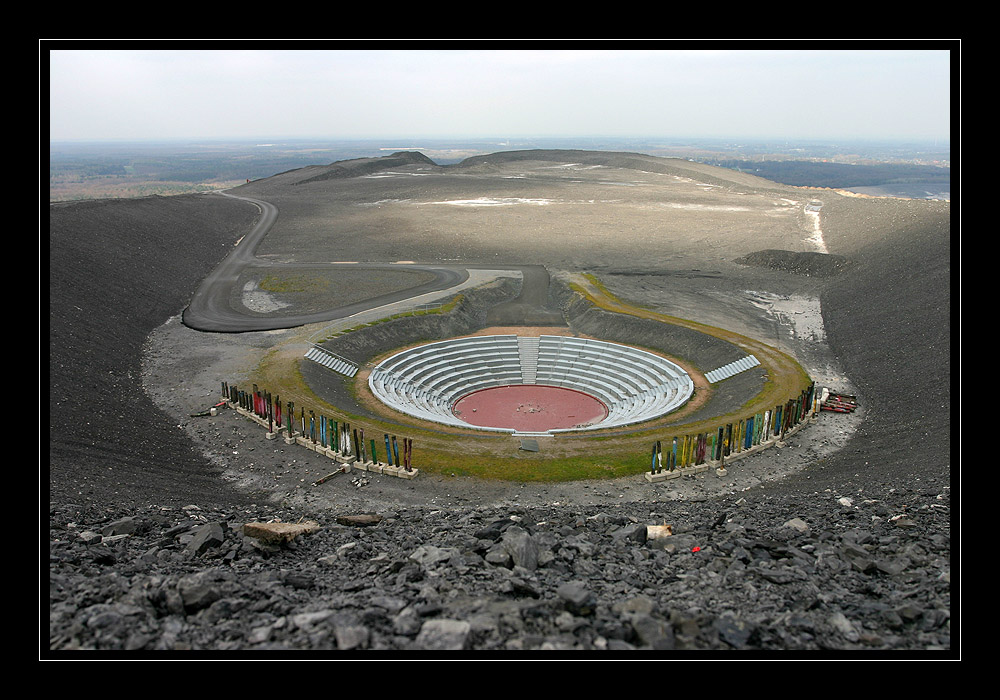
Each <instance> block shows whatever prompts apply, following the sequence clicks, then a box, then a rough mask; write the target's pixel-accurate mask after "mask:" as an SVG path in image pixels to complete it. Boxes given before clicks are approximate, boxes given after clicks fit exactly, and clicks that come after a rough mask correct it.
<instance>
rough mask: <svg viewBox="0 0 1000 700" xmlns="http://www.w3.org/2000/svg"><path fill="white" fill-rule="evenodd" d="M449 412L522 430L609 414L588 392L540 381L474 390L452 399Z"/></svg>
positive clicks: (594, 419)
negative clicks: (453, 401) (545, 383)
mask: <svg viewBox="0 0 1000 700" xmlns="http://www.w3.org/2000/svg"><path fill="white" fill-rule="evenodd" d="M452 412H453V413H454V414H455V415H456V416H458V417H459V418H461V419H462V420H464V421H465V422H466V423H469V424H471V425H478V426H481V427H489V428H513V429H514V430H517V431H518V432H525V433H528V432H545V431H546V430H554V429H558V428H573V427H576V426H582V425H593V424H594V423H598V422H600V421H602V420H604V419H605V418H606V417H607V415H608V409H607V407H606V406H605V405H604V404H603V403H601V402H600V401H598V400H597V399H595V398H594V397H593V396H590V395H589V394H585V393H583V392H582V391H576V390H574V389H566V388H564V387H560V386H545V385H543V384H516V385H512V386H497V387H491V388H489V389H482V390H480V391H474V392H472V393H471V394H467V395H466V396H463V397H462V398H461V399H459V400H458V401H457V402H455V405H454V406H453V407H452Z"/></svg>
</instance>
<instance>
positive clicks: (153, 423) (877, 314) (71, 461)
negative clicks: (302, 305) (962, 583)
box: [40, 173, 959, 658]
mask: <svg viewBox="0 0 1000 700" xmlns="http://www.w3.org/2000/svg"><path fill="white" fill-rule="evenodd" d="M317 174H321V173H313V174H312V177H314V178H315V177H316V176H317ZM338 177H339V176H338ZM322 183H323V179H322V178H320V179H318V180H314V182H313V184H311V185H310V187H313V186H319V185H320V184H322ZM824 202H825V205H824V212H823V213H824V234H825V236H826V243H827V246H828V248H829V251H830V252H831V253H835V254H838V255H843V256H846V257H848V258H850V259H851V261H852V262H854V263H855V265H854V266H853V267H852V269H851V270H850V273H849V277H847V278H845V277H844V276H843V275H841V276H836V277H834V278H832V280H830V279H823V280H817V279H813V278H809V279H808V280H805V279H803V278H801V277H796V276H794V275H789V276H785V277H780V283H779V284H781V285H788V287H790V288H791V287H796V286H797V285H807V286H810V287H811V288H812V289H813V290H814V291H818V292H819V293H820V294H821V297H822V302H823V317H824V320H825V322H826V326H827V333H828V341H829V344H830V347H831V348H832V349H833V351H834V352H835V354H836V356H837V360H838V362H839V363H840V364H841V366H842V367H843V368H844V370H845V371H846V373H847V375H848V376H849V378H850V380H851V382H852V383H854V384H855V385H856V386H857V387H858V393H859V395H860V396H861V397H862V398H863V401H864V405H865V413H864V420H863V421H861V422H860V423H859V425H858V427H857V433H856V434H855V435H854V437H853V439H851V440H850V441H849V442H847V443H846V445H837V446H836V449H828V450H824V449H823V448H822V445H819V446H817V444H816V442H817V435H820V436H825V437H822V438H821V439H820V442H822V441H823V440H827V439H829V440H831V441H833V440H835V438H834V433H836V431H837V428H836V425H837V424H836V423H833V424H832V425H833V426H834V427H830V426H831V423H830V422H826V424H825V425H827V426H828V427H827V428H826V432H825V433H823V432H819V433H817V434H814V435H813V436H812V437H811V438H809V440H806V439H805V438H803V439H802V440H801V441H798V440H795V441H791V442H792V443H793V444H790V445H789V449H788V454H790V455H792V454H793V453H794V455H795V456H794V460H795V461H796V462H798V463H801V464H802V465H803V466H804V468H801V469H799V470H798V471H797V472H796V473H794V474H792V475H790V476H788V477H787V478H784V479H782V480H779V481H773V482H767V483H763V482H758V481H755V480H746V481H740V479H742V478H743V476H740V475H737V474H734V476H733V480H732V481H731V482H730V483H727V484H726V485H725V486H723V487H722V488H720V487H719V485H718V484H717V483H715V482H712V483H711V484H710V483H709V482H707V481H705V482H702V483H698V482H697V481H696V480H693V479H692V480H691V483H688V484H684V485H683V486H681V485H679V486H678V489H677V490H676V491H675V492H672V493H670V494H669V495H668V494H666V493H664V491H663V490H651V489H648V488H645V487H644V486H642V485H641V484H631V485H629V484H621V483H604V482H595V483H593V484H582V485H574V486H573V487H571V488H569V487H566V488H564V487H557V486H552V487H546V488H544V489H541V490H530V489H527V488H525V487H524V486H523V485H497V484H488V485H483V484H460V483H458V482H454V481H449V480H448V479H446V478H443V477H442V478H438V479H426V480H418V481H421V483H420V484H419V485H416V486H415V487H409V488H408V487H405V485H401V484H399V483H398V482H399V481H400V480H395V481H396V482H397V483H392V484H390V483H384V482H383V481H380V480H377V479H374V478H369V479H362V478H360V477H358V476H356V475H354V474H352V475H342V476H339V477H336V478H335V479H333V480H332V481H331V482H330V484H331V485H332V486H333V488H332V489H331V494H332V495H331V496H329V498H327V499H325V500H319V499H310V498H292V497H289V498H286V499H285V500H284V501H283V502H278V501H275V500H272V498H271V496H273V493H274V490H275V486H274V482H275V481H276V480H279V479H280V478H286V479H291V478H296V477H298V478H305V476H301V477H300V476H299V474H302V473H303V471H302V470H303V469H304V468H309V465H308V464H307V463H308V459H307V458H304V457H303V456H302V455H299V454H298V453H292V452H291V451H289V452H288V453H285V452H284V451H281V452H280V453H278V450H280V448H278V449H276V448H275V446H274V444H273V443H268V442H267V441H265V440H263V438H262V436H261V432H260V431H259V430H258V429H256V428H255V427H253V426H250V425H249V424H247V423H246V422H245V421H243V422H241V421H240V420H239V419H237V418H235V417H234V416H231V415H227V416H224V417H222V419H221V420H217V421H212V422H210V423H191V424H190V425H184V426H181V425H179V420H178V416H183V415H184V414H183V412H181V410H180V409H181V407H187V406H189V405H196V404H197V403H198V402H201V403H205V402H206V401H209V400H210V399H211V398H212V397H213V396H214V386H215V382H216V381H217V377H209V376H208V374H205V375H204V376H202V375H199V374H198V372H199V371H204V368H205V367H206V366H213V369H216V370H217V369H219V368H224V367H225V366H226V363H227V362H228V363H231V366H232V367H233V368H236V367H238V366H239V362H240V358H241V357H243V356H244V353H243V350H245V349H246V348H247V346H261V345H264V344H266V343H267V342H274V341H273V340H272V341H268V339H267V338H268V336H266V335H265V334H253V336H254V337H234V338H228V339H227V340H226V342H225V343H214V342H213V339H212V338H211V337H202V338H200V339H198V340H192V339H191V336H190V335H187V334H186V333H185V332H184V329H182V328H177V327H175V326H172V324H171V323H170V322H169V321H170V319H172V318H174V317H176V316H177V315H179V313H180V311H181V310H182V309H183V308H184V306H185V305H186V303H187V300H188V299H189V297H190V294H191V293H192V290H194V289H195V288H196V287H197V284H198V282H199V281H200V279H201V278H203V277H204V275H205V274H207V272H208V271H209V270H210V269H211V268H212V266H213V265H214V263H215V262H216V261H218V260H221V259H222V257H224V255H225V254H226V252H227V251H228V250H229V249H230V246H232V244H233V243H235V241H236V240H238V238H239V237H240V236H241V235H242V234H243V233H244V232H245V231H246V230H248V229H249V228H250V226H251V225H252V222H253V219H254V216H255V214H256V209H255V208H253V207H251V206H249V205H245V204H242V203H240V202H237V201H234V200H230V199H225V198H221V197H206V196H191V197H186V196H185V197H174V198H169V199H163V198H150V199H144V200H125V201H107V202H98V203H80V204H66V205H55V206H52V207H51V208H50V214H51V221H50V260H49V262H50V285H49V292H50V307H49V311H50V327H49V331H50V346H49V352H50V357H49V380H50V387H49V389H50V406H49V413H50V441H49V459H48V467H49V468H48V474H47V475H46V476H47V477H48V478H47V481H48V483H47V484H43V485H42V492H43V494H44V493H45V490H46V487H47V491H48V504H47V506H46V507H47V508H48V516H49V529H48V533H47V535H48V537H47V539H45V540H43V552H45V553H47V555H48V570H49V580H48V607H49V615H48V622H49V625H48V639H42V640H40V655H41V656H43V657H59V658H63V654H64V653H66V652H69V651H71V650H77V649H88V650H98V651H100V652H104V653H108V654H111V653H114V652H117V651H120V650H130V651H133V652H140V653H143V654H148V655H151V656H155V655H157V652H160V651H175V652H176V651H182V652H183V651H186V650H196V651H203V650H205V651H215V652H236V653H244V652H247V653H249V652H251V651H255V652H266V653H273V654H275V655H276V656H278V657H279V658H283V657H282V656H280V654H281V653H282V652H294V651H301V650H320V651H326V652H329V653H330V654H339V653H344V652H348V651H352V652H358V653H368V654H371V653H372V652H377V651H378V650H387V651H389V652H391V654H392V656H393V658H399V655H400V653H401V652H404V653H405V656H413V657H417V658H419V657H420V656H421V655H422V654H424V653H427V652H433V651H445V650H450V651H456V650H464V651H466V652H467V653H473V652H474V651H478V650H507V651H511V652H520V651H522V650H524V651H525V652H526V653H530V652H532V651H535V650H538V651H540V650H545V651H547V652H549V656H548V657H547V658H555V657H556V656H562V655H565V656H570V657H575V655H576V654H580V653H582V652H584V651H588V650H602V651H609V652H615V651H620V652H628V651H635V650H646V651H653V652H656V653H667V652H669V651H675V650H688V651H694V652H697V653H699V654H706V655H708V654H713V653H721V652H724V651H728V650H733V649H741V650H766V651H768V652H772V655H773V654H781V653H783V652H787V651H805V652H811V653H812V654H815V655H821V656H828V655H838V656H839V655H842V654H846V653H850V654H859V655H863V656H865V657H869V656H871V655H872V654H886V653H890V652H897V653H899V652H902V653H905V654H908V655H909V654H916V653H918V652H919V653H920V656H921V657H923V656H927V653H928V652H930V653H931V654H932V655H933V656H934V657H941V658H953V657H954V656H955V655H956V654H957V651H958V649H959V644H958V642H957V641H954V640H952V635H951V621H950V620H951V609H952V602H951V539H950V524H951V518H952V512H951V507H950V506H951V493H950V490H951V469H950V458H951V455H950V441H949V434H950V346H949V342H948V341H949V336H950V299H949V291H950V254H949V251H950V228H949V224H948V216H949V210H948V208H947V205H942V204H941V203H931V204H928V203H922V202H902V201H898V200H867V199H859V198H850V199H849V198H840V197H836V198H834V197H825V198H824ZM766 247H768V248H770V247H773V246H766ZM579 255H581V253H575V254H574V256H579ZM532 262H537V261H535V260H533V261H532ZM628 262H629V261H628V260H624V261H623V263H628ZM623 266H626V265H624V264H623ZM727 269H728V268H727ZM734 274H735V273H734ZM739 274H740V275H747V276H751V275H752V276H757V279H758V281H759V282H760V285H761V286H764V285H767V286H768V288H775V286H776V283H775V282H774V280H775V279H776V278H775V277H774V275H775V274H776V273H775V272H774V271H773V270H768V271H764V270H761V271H759V272H757V271H755V270H754V269H753V268H744V269H742V271H741V272H740V273H739ZM630 279H631V280H632V281H621V285H622V286H621V288H619V289H616V290H615V291H618V292H622V293H623V294H624V295H625V296H627V293H628V292H629V291H633V290H635V289H639V288H640V287H641V284H648V283H651V280H652V282H655V279H656V278H655V277H648V278H643V279H640V278H638V277H635V278H630ZM739 281H740V282H743V281H745V280H744V279H740V280H739ZM633 284H634V285H636V286H629V285H633ZM165 323H166V325H164V324H165ZM154 331H156V333H154ZM272 337H273V336H272ZM151 338H152V339H162V338H174V339H177V342H179V343H181V344H186V346H187V347H186V349H184V351H183V352H182V348H180V347H169V346H165V347H148V346H146V344H147V342H148V341H150V339H151ZM186 341H190V342H186ZM241 344H242V345H243V346H244V348H243V349H241V348H240V345H241ZM220 346H225V347H227V348H229V349H225V348H222V349H220ZM254 349H255V350H256V349H257V348H254ZM158 353H166V354H170V355H184V357H183V358H178V359H176V361H175V363H176V367H175V370H176V371H177V372H179V373H181V374H184V375H185V376H190V377H193V379H192V381H191V382H190V385H184V384H180V385H177V386H174V387H169V388H168V387H163V388H162V391H163V392H164V393H165V394H167V393H169V394H170V397H165V396H164V395H160V396H156V397H154V398H150V395H148V394H146V393H145V392H143V391H142V376H143V373H144V371H145V370H144V368H143V366H142V365H143V358H144V356H145V357H150V356H155V355H157V354H158ZM220 356H224V357H221V358H220ZM199 368H202V369H201V370H199ZM206 386H209V387H212V388H211V389H208V390H206V388H205V387H206ZM181 422H183V421H181ZM192 438H194V439H192ZM795 450H798V451H797V452H794V451H795ZM754 459H755V460H759V461H761V464H760V465H759V468H760V469H761V470H766V468H767V467H766V466H765V465H764V464H763V460H762V459H760V458H754ZM248 461H249V462H251V465H250V466H248V465H247V462H248ZM748 462H749V460H748ZM237 464H238V468H237ZM751 466H752V465H750V466H748V467H747V468H746V469H742V470H736V469H735V468H734V472H738V471H739V472H743V473H745V472H749V471H751ZM753 468H757V467H753ZM316 469H318V467H313V471H312V472H310V476H315V475H316V474H318V472H317V471H316ZM296 470H297V471H296ZM237 472H239V473H242V474H244V475H245V479H246V481H245V482H238V481H236V479H235V478H234V477H233V476H232V475H233V474H234V473H237ZM255 479H256V481H254V480H255ZM268 482H270V483H268ZM529 491H530V493H529ZM294 492H295V489H294V487H292V488H289V490H288V493H289V494H293V493H294ZM43 504H44V495H43ZM365 512H374V513H377V514H378V518H379V519H378V522H377V523H375V524H371V523H363V524H359V523H357V522H351V521H349V520H338V519H343V518H344V516H349V515H357V514H359V513H365ZM273 519H280V520H282V521H284V522H297V521H300V520H307V521H308V520H311V521H316V522H317V523H319V525H320V526H321V527H320V529H319V530H318V531H317V532H313V533H311V534H306V535H301V536H299V537H297V538H295V539H293V540H291V541H290V542H288V543H286V544H283V545H280V546H269V545H266V544H262V543H261V542H260V541H259V540H256V539H254V538H251V537H247V536H245V535H244V534H243V532H242V527H241V526H242V525H243V524H244V523H247V522H253V521H265V520H273ZM663 523H669V524H671V525H672V526H673V532H674V535H673V536H672V537H669V538H655V537H653V536H652V535H654V534H656V533H655V531H654V530H651V529H649V528H648V526H650V525H659V524H663ZM43 534H44V533H43ZM552 652H555V654H553V653H552ZM258 656H259V654H258ZM504 658H506V657H504Z"/></svg>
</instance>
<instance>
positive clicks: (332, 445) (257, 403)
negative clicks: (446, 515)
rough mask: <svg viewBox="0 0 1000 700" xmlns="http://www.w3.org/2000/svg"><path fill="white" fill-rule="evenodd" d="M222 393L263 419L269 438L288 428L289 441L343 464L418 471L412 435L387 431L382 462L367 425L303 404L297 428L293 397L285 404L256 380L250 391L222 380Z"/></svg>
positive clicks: (410, 474)
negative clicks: (308, 408)
mask: <svg viewBox="0 0 1000 700" xmlns="http://www.w3.org/2000/svg"><path fill="white" fill-rule="evenodd" d="M222 394H223V396H224V397H225V398H226V399H227V400H228V402H229V404H230V405H231V406H234V407H236V408H238V409H240V410H241V411H243V412H244V413H246V414H249V415H252V416H253V417H255V418H256V420H257V421H258V422H259V423H261V424H263V425H265V426H266V427H267V436H268V438H269V439H273V438H274V437H276V436H277V434H278V433H279V432H280V431H284V432H285V442H287V443H295V442H297V443H299V444H303V445H305V446H306V447H310V448H311V449H313V450H315V451H317V452H324V453H326V454H327V455H328V456H329V457H331V458H334V459H337V460H338V461H340V462H341V463H343V464H346V465H353V466H354V467H357V468H358V469H362V470H366V471H373V470H375V471H379V472H380V473H384V474H395V475H397V476H404V477H406V478H412V477H413V476H415V475H416V472H417V470H416V469H414V467H413V440H412V438H401V439H397V438H396V436H395V435H392V436H390V435H389V434H388V433H385V434H384V435H383V440H384V442H385V456H386V461H385V462H379V459H378V450H377V448H376V441H375V439H374V438H371V439H369V440H368V441H367V442H366V441H365V431H364V428H358V427H355V426H352V425H351V424H349V423H347V422H341V421H338V420H334V419H333V418H331V417H329V416H324V415H322V414H321V415H317V414H316V412H315V411H312V410H310V411H309V414H308V415H306V410H305V408H304V407H299V415H298V430H296V425H295V424H296V417H295V402H293V401H287V402H285V403H284V404H282V401H281V397H280V396H274V397H272V396H271V393H270V392H266V391H262V390H261V389H259V388H258V387H257V385H256V384H254V385H253V390H252V391H246V390H245V389H240V388H239V387H237V386H235V385H230V384H228V383H227V382H222ZM283 408H284V410H283ZM369 450H370V451H369ZM386 468H388V469H386Z"/></svg>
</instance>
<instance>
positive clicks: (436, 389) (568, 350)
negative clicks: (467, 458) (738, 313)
mask: <svg viewBox="0 0 1000 700" xmlns="http://www.w3.org/2000/svg"><path fill="white" fill-rule="evenodd" d="M533 369H534V370H535V372H534V373H535V381H534V382H533V383H537V384H542V385H548V386H560V387H565V388H569V389H575V390H577V391H582V392H584V393H586V394H589V395H591V396H593V397H595V398H597V399H599V400H600V401H602V402H603V403H604V404H605V406H607V407H608V412H609V413H608V416H607V418H606V419H605V420H604V421H602V422H601V423H599V424H597V425H594V426H589V427H588V428H586V429H591V430H594V429H603V428H609V427H615V426H621V425H627V424H630V423H638V422H642V421H646V420H650V419H652V418H655V417H657V416H660V415H663V414H664V413H668V412H670V411H672V410H674V409H675V408H677V407H679V406H680V405H682V404H683V403H684V402H685V401H687V399H688V398H689V397H690V396H691V393H692V392H693V391H694V383H693V382H692V381H691V378H690V377H689V376H688V375H687V373H686V372H684V370H683V369H681V368H680V367H678V366H677V365H675V364H674V363H672V362H670V361H669V360H666V359H665V358H662V357H660V356H658V355H654V354H653V353H649V352H646V351H644V350H638V349H636V348H630V347H628V346H625V345H618V344H615V343H607V342H604V341H596V340H589V339H584V338H571V337H564V336H541V338H540V339H539V344H538V361H537V368H533ZM528 381H530V379H529V380H528ZM522 383H525V377H524V374H523V373H522V367H521V360H520V356H519V352H518V342H517V336H515V335H503V336H475V337H470V338H458V339H452V340H446V341H441V342H437V343H430V344H428V345H423V346H420V347H418V348H413V349H411V350H405V351H403V352H401V353H398V354H396V355H394V356H392V357H390V358H388V359H387V360H385V361H383V362H382V363H380V364H379V365H378V366H377V367H375V368H374V369H373V370H372V372H371V374H370V376H369V379H368V384H369V387H370V388H371V390H372V392H373V393H374V394H375V395H376V396H377V397H378V398H379V399H380V400H381V401H383V402H384V403H386V404H388V405H389V406H392V407H393V408H395V409H397V410H399V411H402V412H403V413H406V414H408V415H412V416H414V417H417V418H421V419H424V420H430V421H434V422H437V423H444V424H448V425H456V426H463V427H468V424H467V423H465V422H464V421H462V420H460V419H459V418H457V417H456V416H455V415H454V414H453V413H452V407H453V406H454V405H455V403H456V402H457V401H458V400H459V399H460V398H461V397H463V396H465V395H467V394H470V393H472V392H475V391H479V390H481V389H487V388H490V387H495V386H509V385H516V384H522ZM477 429H478V428H477ZM497 430H501V431H503V432H513V430H512V429H499V428H498V429H497ZM573 430H579V428H577V429H573ZM551 432H557V431H555V430H553V431H551ZM560 432H565V431H560Z"/></svg>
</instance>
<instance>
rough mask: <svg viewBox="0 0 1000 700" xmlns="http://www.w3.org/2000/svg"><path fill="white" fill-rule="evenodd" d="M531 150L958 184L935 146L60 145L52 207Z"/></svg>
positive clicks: (578, 142)
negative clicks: (374, 160)
mask: <svg viewBox="0 0 1000 700" xmlns="http://www.w3.org/2000/svg"><path fill="white" fill-rule="evenodd" d="M532 148H585V149H590V150H608V151H629V152H634V153H645V154H649V155H655V156H660V157H675V158H685V159H689V160H695V161H698V162H703V163H708V164H711V165H720V166H722V167H727V168H731V169H739V170H743V171H744V172H750V173H753V174H755V175H758V176H760V177H763V178H766V179H769V180H773V181H775V182H780V183H782V184H786V185H805V186H810V187H841V188H852V187H860V186H864V187H878V186H883V185H893V184H896V183H912V182H914V181H917V180H919V181H920V182H929V183H933V184H932V185H929V187H930V188H932V189H935V190H936V191H947V190H948V188H949V183H950V168H948V167H947V164H948V158H949V152H948V149H947V147H945V148H944V149H936V150H935V149H926V148H917V147H912V148H906V149H903V148H900V147H888V146H883V147H873V146H871V145H866V146H864V147H861V146H859V145H857V144H843V145H842V146H839V147H838V146H836V145H830V144H822V145H817V144H798V145H797V144H778V145H776V144H768V143H763V142H762V143H749V144H741V145H732V144H730V143H723V142H713V141H706V140H690V139H689V140H677V141H671V140H665V139H659V140H642V141H637V140H625V141H623V140H619V141H614V140H607V139H573V140H569V139H547V140H534V141H524V140H521V141H512V140H505V141H499V140H487V139H483V140H477V141H442V140H427V139H417V140H413V141H412V142H411V141H408V140H405V139H395V140H386V141H284V142H273V143H272V142H261V143H246V142H242V143H238V142H214V143H207V142H203V143H179V142H173V143H152V142H149V143H52V144H50V145H49V149H50V152H49V201H50V202H61V201H72V200H79V199H115V198H135V197H146V196H150V195H160V196H168V195H177V194H188V193H193V192H206V191H211V190H218V189H225V188H228V187H234V186H236V185H239V184H243V183H246V182H247V181H248V180H259V179H262V178H267V177H271V176H272V175H276V174H278V173H282V172H287V171H289V170H295V169H298V168H303V167H305V166H308V165H328V164H330V163H334V162H337V161H343V160H350V159H353V158H371V157H376V156H384V155H388V154H390V153H392V152H394V151H401V150H419V151H420V152H421V153H423V154H424V155H425V156H427V157H428V158H430V159H431V160H433V161H434V162H435V163H437V164H439V165H450V164H453V163H457V162H459V161H462V160H464V159H466V158H469V157H472V156H476V155H484V154H488V153H496V152H500V151H505V150H517V149H532ZM782 149H784V150H782ZM823 159H830V160H833V159H840V161H841V162H822V160H823ZM844 161H847V162H844ZM928 163H934V164H936V165H929V164H928ZM942 164H943V165H944V167H942Z"/></svg>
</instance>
